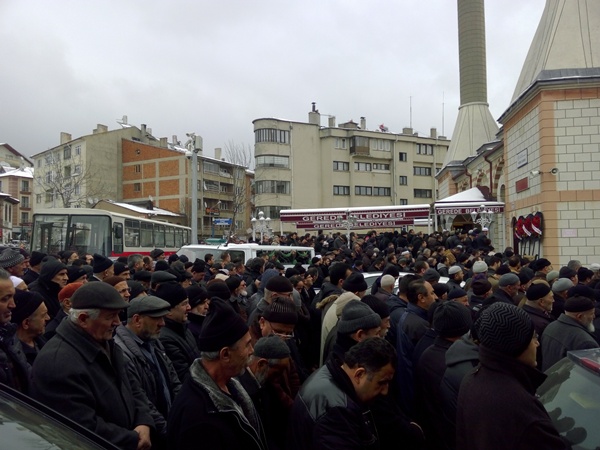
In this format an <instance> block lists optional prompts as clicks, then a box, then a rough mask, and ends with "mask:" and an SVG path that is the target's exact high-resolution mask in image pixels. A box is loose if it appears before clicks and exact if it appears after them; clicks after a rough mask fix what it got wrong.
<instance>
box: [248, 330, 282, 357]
mask: <svg viewBox="0 0 600 450" xmlns="http://www.w3.org/2000/svg"><path fill="white" fill-rule="evenodd" d="M254 356H256V357H257V358H266V359H284V358H288V357H289V356H290V348H289V347H288V346H287V344H286V343H285V341H284V340H283V339H281V338H280V337H278V336H275V335H270V336H265V337H261V338H260V339H259V340H258V341H256V344H255V345H254Z"/></svg>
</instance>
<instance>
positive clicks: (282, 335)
mask: <svg viewBox="0 0 600 450" xmlns="http://www.w3.org/2000/svg"><path fill="white" fill-rule="evenodd" d="M271 334H272V335H273V336H277V337H278V338H281V339H285V340H288V339H292V338H293V337H294V332H293V331H292V332H291V333H278V332H276V331H275V330H273V332H272V333H271Z"/></svg>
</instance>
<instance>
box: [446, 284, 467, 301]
mask: <svg viewBox="0 0 600 450" xmlns="http://www.w3.org/2000/svg"><path fill="white" fill-rule="evenodd" d="M466 296H467V292H466V291H465V290H464V289H461V288H459V287H455V288H454V289H450V292H448V300H455V299H457V298H461V297H466Z"/></svg>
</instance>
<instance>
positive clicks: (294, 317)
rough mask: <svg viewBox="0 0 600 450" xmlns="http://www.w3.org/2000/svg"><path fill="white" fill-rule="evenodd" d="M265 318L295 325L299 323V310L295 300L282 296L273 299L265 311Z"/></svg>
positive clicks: (274, 321)
mask: <svg viewBox="0 0 600 450" xmlns="http://www.w3.org/2000/svg"><path fill="white" fill-rule="evenodd" d="M262 316H263V318H264V319H265V320H268V321H269V322H273V323H285V324H289V325H295V324H297V323H298V312H297V311H296V305H294V302H293V301H291V300H288V299H285V298H282V297H277V298H275V299H273V302H272V303H271V304H270V305H267V307H266V308H265V310H264V311H263V315H262Z"/></svg>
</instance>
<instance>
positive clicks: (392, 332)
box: [385, 294, 408, 347]
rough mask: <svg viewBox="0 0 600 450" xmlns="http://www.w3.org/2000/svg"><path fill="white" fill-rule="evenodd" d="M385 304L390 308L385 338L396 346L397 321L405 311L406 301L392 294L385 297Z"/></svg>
mask: <svg viewBox="0 0 600 450" xmlns="http://www.w3.org/2000/svg"><path fill="white" fill-rule="evenodd" d="M385 304H386V305H388V308H390V329H389V330H388V333H387V334H386V336H385V338H386V339H387V340H388V342H390V343H391V344H392V345H393V346H394V347H396V338H397V328H398V322H400V317H402V314H404V312H405V311H406V307H407V306H408V302H405V301H404V300H402V299H401V298H400V297H398V296H397V295H394V294H392V295H390V296H389V297H388V298H387V300H386V301H385Z"/></svg>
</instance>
